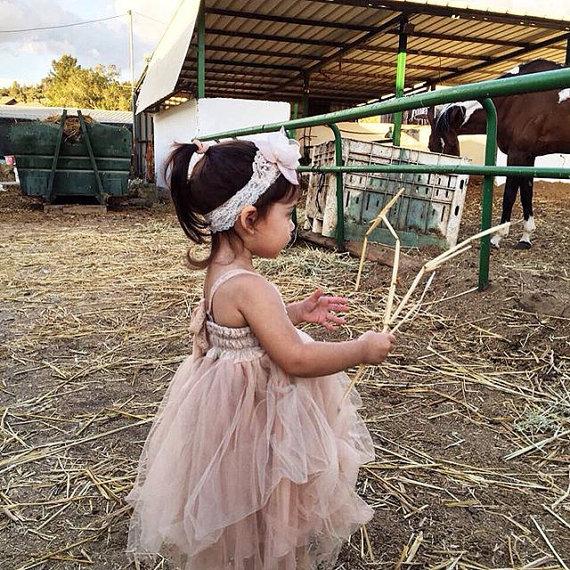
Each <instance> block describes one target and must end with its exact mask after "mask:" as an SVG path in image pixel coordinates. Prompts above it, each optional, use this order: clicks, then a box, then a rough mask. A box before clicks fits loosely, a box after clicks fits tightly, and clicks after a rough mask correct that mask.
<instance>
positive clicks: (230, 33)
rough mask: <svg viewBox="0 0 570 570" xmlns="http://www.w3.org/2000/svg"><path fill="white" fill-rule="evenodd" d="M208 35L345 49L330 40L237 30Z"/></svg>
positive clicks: (216, 30) (215, 30) (214, 30)
mask: <svg viewBox="0 0 570 570" xmlns="http://www.w3.org/2000/svg"><path fill="white" fill-rule="evenodd" d="M206 33H207V34H213V35H217V36H228V37H231V38H249V39H252V40H264V41H267V42H283V43H287V44H305V45H312V46H324V47H333V48H342V47H344V45H345V44H344V43H343V42H333V41H328V40H314V39H312V38H298V37H292V36H276V35H273V34H257V33H255V32H246V31H243V32H242V31H237V30H222V29H221V28H211V27H210V28H206Z"/></svg>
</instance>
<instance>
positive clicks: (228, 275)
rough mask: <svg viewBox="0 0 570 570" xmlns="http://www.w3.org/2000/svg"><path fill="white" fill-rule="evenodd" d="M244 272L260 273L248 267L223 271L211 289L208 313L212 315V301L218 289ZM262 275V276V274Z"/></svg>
mask: <svg viewBox="0 0 570 570" xmlns="http://www.w3.org/2000/svg"><path fill="white" fill-rule="evenodd" d="M244 273H249V274H250V275H258V274H257V273H255V272H253V271H249V270H248V269H230V270H229V271H226V272H225V273H222V274H221V275H220V276H219V277H218V278H217V279H216V281H215V282H214V284H213V285H212V288H211V289H210V299H209V300H208V301H207V307H208V314H209V315H210V316H211V314H212V302H213V300H214V295H215V294H216V291H217V290H218V289H219V288H220V287H221V286H222V285H223V284H224V283H225V282H226V281H229V280H230V279H231V278H232V277H235V276H236V275H243V274H244ZM260 277H261V276H260Z"/></svg>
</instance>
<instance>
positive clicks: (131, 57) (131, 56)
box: [127, 10, 139, 174]
mask: <svg viewBox="0 0 570 570" xmlns="http://www.w3.org/2000/svg"><path fill="white" fill-rule="evenodd" d="M127 15H128V16H129V64H130V68H131V111H132V113H133V127H132V132H133V154H134V161H135V163H134V165H133V166H134V168H135V171H136V172H137V174H138V170H139V168H138V162H139V160H138V159H139V157H138V147H137V136H136V131H137V126H136V123H137V112H136V104H135V50H134V38H133V12H132V10H128V11H127Z"/></svg>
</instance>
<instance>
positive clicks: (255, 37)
mask: <svg viewBox="0 0 570 570" xmlns="http://www.w3.org/2000/svg"><path fill="white" fill-rule="evenodd" d="M185 1H186V3H189V4H192V5H196V3H197V1H198V0H185ZM540 4H542V5H543V9H542V14H544V13H547V14H550V15H551V16H556V19H555V18H554V17H551V18H544V17H541V16H540V11H539V10H538V9H536V5H540ZM546 4H548V7H547V9H545V8H544V6H545V5H546ZM559 4H560V5H558V6H557V7H556V8H554V10H557V12H556V13H555V12H554V11H553V9H551V3H550V2H548V3H547V2H536V1H535V2H534V4H533V5H534V6H535V9H533V10H530V8H532V6H530V4H529V6H530V8H529V7H527V6H526V4H525V5H523V6H522V7H521V10H523V12H522V13H523V15H524V14H525V13H526V11H528V14H529V15H527V16H525V17H524V18H523V17H521V14H519V13H517V12H513V11H512V9H513V7H516V5H518V0H517V3H516V4H515V3H514V2H510V0H502V2H501V0H497V2H493V3H491V2H482V1H479V2H478V1H477V0H470V1H469V2H467V1H459V0H453V1H452V0H450V1H447V2H446V1H433V2H432V1H430V2H427V1H426V0H423V1H422V0H418V1H414V2H407V1H403V0H377V1H375V0H248V1H247V2H245V1H244V0H205V13H206V96H207V97H243V98H258V99H279V100H291V101H292V100H300V99H301V97H302V95H303V90H304V87H303V85H304V77H306V76H309V94H310V97H311V99H319V100H324V101H330V102H333V103H335V104H338V105H352V104H356V103H360V102H365V101H367V100H370V99H375V98H378V97H380V96H382V95H386V94H390V93H393V91H394V82H395V73H396V54H397V49H398V28H399V23H400V21H401V19H402V17H403V16H405V17H406V18H407V20H408V22H409V33H408V59H407V71H406V87H407V88H413V87H415V86H417V85H418V84H423V85H427V84H437V83H445V84H454V83H466V82H472V81H480V80H484V79H489V78H491V77H496V76H498V75H500V74H501V73H503V72H505V71H508V70H509V69H511V68H512V67H514V66H516V65H519V64H520V63H523V62H525V61H529V60H531V59H537V58H545V59H551V60H553V61H556V62H558V63H563V62H564V59H565V55H566V40H567V38H568V37H569V36H570V4H569V3H567V2H560V3H559ZM561 6H563V7H565V10H562V16H561V15H560V14H559V13H558V12H559V11H561ZM493 8H496V10H494V11H493ZM509 10H511V11H509ZM169 34H170V30H168V31H167V32H166V34H165V37H166V36H168V35H169ZM159 47H160V46H159ZM153 60H154V56H153ZM161 64H162V65H166V66H168V65H169V63H168V62H166V61H165V60H164V59H162V61H161ZM151 65H152V61H151ZM171 69H172V66H171ZM177 69H178V70H179V76H178V81H177V83H176V86H175V88H174V89H173V90H172V91H171V92H170V93H169V94H168V95H173V94H177V95H184V94H187V95H188V96H191V95H193V94H194V93H195V91H196V38H194V39H193V41H192V43H191V44H190V47H189V49H188V50H187V53H186V54H185V58H184V63H183V65H182V66H180V65H178V68H177ZM145 82H146V78H145ZM145 82H143V84H142V90H141V94H144V92H145ZM151 99H152V97H151V98H145V99H144V101H145V106H146V105H147V104H148V102H149V101H150V100H151ZM163 99H164V97H162V99H161V98H154V101H152V103H153V104H156V103H157V102H158V103H160V102H161V100H163ZM155 106H156V105H155ZM142 108H143V106H142V105H141V106H140V107H139V108H138V109H139V110H142Z"/></svg>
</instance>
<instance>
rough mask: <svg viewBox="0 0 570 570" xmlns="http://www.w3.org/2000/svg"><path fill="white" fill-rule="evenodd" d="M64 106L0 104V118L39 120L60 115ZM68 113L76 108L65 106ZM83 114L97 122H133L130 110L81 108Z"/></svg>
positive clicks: (74, 111)
mask: <svg viewBox="0 0 570 570" xmlns="http://www.w3.org/2000/svg"><path fill="white" fill-rule="evenodd" d="M63 109H64V107H28V106H25V105H0V119H20V120H30V121H34V120H40V121H43V120H44V119H47V118H48V117H51V116H53V115H61V113H62V112H63ZM67 112H68V114H70V115H74V114H76V113H77V109H74V108H70V107H67ZM81 112H82V113H83V114H84V115H89V116H90V117H91V118H92V119H93V120H95V121H97V122H98V123H116V124H118V123H121V124H130V123H132V122H133V114H132V113H131V111H107V110H105V109H81Z"/></svg>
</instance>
